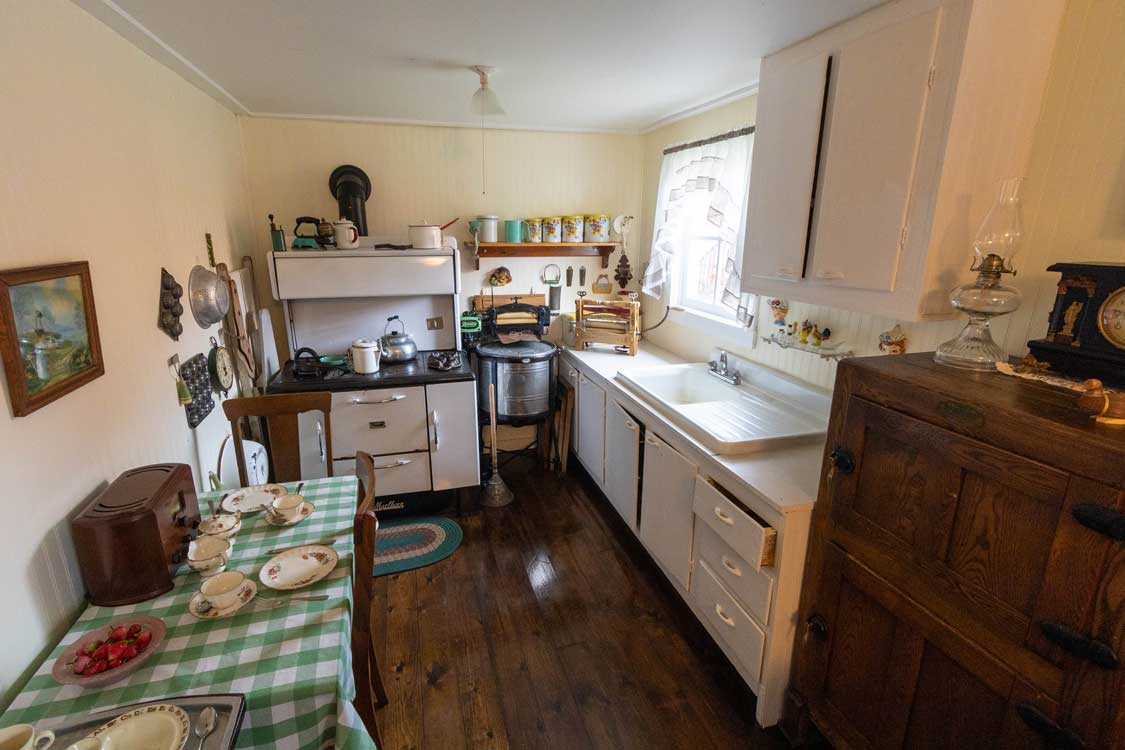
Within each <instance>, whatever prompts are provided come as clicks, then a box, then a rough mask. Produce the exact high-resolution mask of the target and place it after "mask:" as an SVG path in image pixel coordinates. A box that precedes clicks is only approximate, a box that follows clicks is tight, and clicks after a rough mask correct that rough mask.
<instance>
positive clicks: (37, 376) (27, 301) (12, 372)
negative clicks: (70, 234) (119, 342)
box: [0, 261, 105, 417]
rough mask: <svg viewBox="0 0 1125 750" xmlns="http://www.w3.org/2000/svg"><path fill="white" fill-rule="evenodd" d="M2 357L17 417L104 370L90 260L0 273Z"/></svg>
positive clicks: (23, 415) (77, 386)
mask: <svg viewBox="0 0 1125 750" xmlns="http://www.w3.org/2000/svg"><path fill="white" fill-rule="evenodd" d="M0 361H3V363H4V374H5V378H6V380H7V384H8V398H9V400H10V402H11V405H12V413H13V415H14V416H17V417H26V416H27V415H28V414H31V413H32V412H34V411H36V410H38V409H41V408H43V407H44V406H46V405H47V404H49V403H51V402H53V401H56V400H58V399H60V398H62V397H63V396H65V395H67V394H68V393H70V392H71V391H74V390H76V389H78V388H81V387H82V386H84V385H86V384H87V383H89V382H91V381H93V380H96V379H97V378H99V377H101V376H102V375H103V374H105V363H104V361H103V360H102V347H101V339H100V338H99V336H98V318H97V313H96V311H95V308H94V289H93V284H92V283H91V280H90V264H89V263H87V262H86V261H78V262H73V263H55V264H52V265H45V266H32V267H28V268H16V269H12V270H8V271H0Z"/></svg>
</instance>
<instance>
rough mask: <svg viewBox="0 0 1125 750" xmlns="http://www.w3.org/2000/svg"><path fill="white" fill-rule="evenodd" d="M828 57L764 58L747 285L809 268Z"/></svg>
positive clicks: (744, 276) (749, 287)
mask: <svg viewBox="0 0 1125 750" xmlns="http://www.w3.org/2000/svg"><path fill="white" fill-rule="evenodd" d="M828 58H829V56H828V54H827V53H824V54H819V55H813V56H812V57H809V58H806V59H804V60H801V61H798V62H793V63H789V62H780V61H778V60H769V59H767V60H765V61H764V62H763V63H762V74H761V81H762V82H761V87H760V89H759V91H758V122H757V125H756V126H755V132H754V159H753V163H752V164H751V167H750V206H749V210H748V212H747V216H748V218H747V223H746V248H745V251H744V253H743V258H744V260H743V265H742V279H743V286H744V288H745V290H746V291H750V290H752V289H753V288H754V279H755V278H757V279H782V280H785V281H798V280H799V279H800V278H801V277H802V276H803V275H804V265H805V250H806V246H807V239H808V228H809V210H810V207H811V205H812V196H813V182H814V179H815V173H816V155H817V146H818V144H819V141H820V129H821V115H822V112H823V107H824V94H825V82H826V80H827V71H828Z"/></svg>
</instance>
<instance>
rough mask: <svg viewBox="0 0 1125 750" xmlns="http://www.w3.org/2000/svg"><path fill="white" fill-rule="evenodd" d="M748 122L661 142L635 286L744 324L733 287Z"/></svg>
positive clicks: (747, 313) (742, 303) (747, 306)
mask: <svg viewBox="0 0 1125 750" xmlns="http://www.w3.org/2000/svg"><path fill="white" fill-rule="evenodd" d="M753 131H754V129H753V127H749V128H743V129H741V130H738V131H734V132H732V133H728V134H725V135H722V136H716V137H715V138H708V139H706V140H703V141H698V142H695V143H690V144H685V145H683V146H675V147H672V148H669V149H666V150H665V152H664V162H663V165H662V167H661V174H660V188H659V192H658V194H657V205H656V216H655V218H654V222H653V243H652V252H651V255H650V261H649V266H648V268H647V269H646V271H645V277H644V283H643V285H642V289H643V291H644V292H645V293H647V294H650V295H652V296H655V297H660V298H663V299H665V300H666V301H667V302H668V304H671V305H678V306H682V307H684V308H687V309H688V310H691V311H694V312H697V313H702V314H704V315H706V316H709V317H715V318H719V319H722V320H727V321H729V322H732V323H733V322H739V323H742V324H749V322H750V320H751V316H752V314H753V307H754V306H753V304H752V303H751V302H752V301H751V299H750V295H743V294H742V293H741V290H740V279H739V275H738V269H740V268H741V267H742V246H743V235H744V232H743V228H744V224H745V221H746V199H747V191H748V188H749V184H750V159H751V153H752V151H753V145H754V135H753Z"/></svg>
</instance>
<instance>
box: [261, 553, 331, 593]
mask: <svg viewBox="0 0 1125 750" xmlns="http://www.w3.org/2000/svg"><path fill="white" fill-rule="evenodd" d="M339 561H340V554H339V553H338V552H336V550H334V549H332V548H331V547H326V546H324V545H323V544H306V545H305V546H304V547H294V548H293V549H287V550H285V551H284V552H281V553H279V554H277V555H274V556H273V557H271V558H270V561H269V562H267V563H266V564H265V565H263V566H262V572H261V573H259V574H258V580H260V581H261V582H262V583H263V584H265V585H266V586H269V587H270V588H271V589H277V590H279V591H290V590H292V589H299V588H301V587H303V586H308V585H309V584H312V583H316V582H317V581H319V580H320V579H321V578H324V577H325V576H326V575H328V574H329V573H331V572H332V571H333V570H335V569H336V563H337V562H339Z"/></svg>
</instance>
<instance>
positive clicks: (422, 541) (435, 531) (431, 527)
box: [372, 516, 461, 576]
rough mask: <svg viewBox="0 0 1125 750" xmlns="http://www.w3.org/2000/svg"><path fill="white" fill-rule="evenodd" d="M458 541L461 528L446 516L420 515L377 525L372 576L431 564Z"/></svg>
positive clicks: (450, 553)
mask: <svg viewBox="0 0 1125 750" xmlns="http://www.w3.org/2000/svg"><path fill="white" fill-rule="evenodd" d="M460 544H461V527H460V526H458V525H457V523H456V522H454V521H451V520H449V519H448V518H438V517H436V516H423V517H420V518H403V519H399V520H395V521H387V522H385V523H380V524H379V531H378V532H377V533H376V536H375V570H374V572H373V573H372V574H373V575H375V576H385V575H390V574H392V573H401V572H403V571H404V570H413V569H414V568H421V567H425V566H426V565H433V564H434V563H436V562H438V561H439V560H444V559H445V558H447V557H449V556H450V555H452V554H453V551H454V550H455V549H457V547H458V546H459V545H460Z"/></svg>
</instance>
